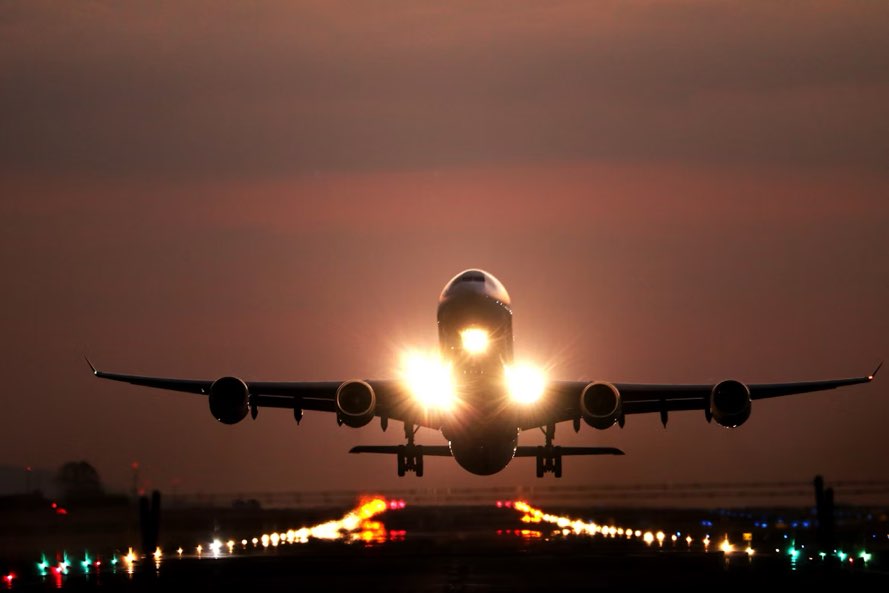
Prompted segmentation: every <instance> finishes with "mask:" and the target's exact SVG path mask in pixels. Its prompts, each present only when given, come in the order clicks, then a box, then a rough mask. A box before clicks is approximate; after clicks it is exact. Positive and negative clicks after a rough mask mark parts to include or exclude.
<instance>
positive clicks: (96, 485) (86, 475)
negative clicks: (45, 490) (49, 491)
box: [55, 461, 105, 500]
mask: <svg viewBox="0 0 889 593" xmlns="http://www.w3.org/2000/svg"><path fill="white" fill-rule="evenodd" d="M55 480H56V485H57V486H58V487H59V491H60V492H61V493H62V497H63V498H65V499H67V500H72V499H85V498H97V497H100V496H102V495H103V494H104V493H105V490H104V488H103V487H102V480H101V479H99V472H97V471H96V468H94V467H93V466H92V465H90V464H89V463H87V462H86V461H69V462H67V463H65V464H64V465H62V467H60V468H59V471H58V472H57V473H56V478H55Z"/></svg>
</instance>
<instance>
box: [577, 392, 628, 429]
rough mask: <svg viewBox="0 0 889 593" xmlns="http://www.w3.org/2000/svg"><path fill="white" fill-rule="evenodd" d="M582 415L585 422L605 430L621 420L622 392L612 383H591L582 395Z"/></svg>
mask: <svg viewBox="0 0 889 593" xmlns="http://www.w3.org/2000/svg"><path fill="white" fill-rule="evenodd" d="M580 413H581V415H582V416H583V419H584V422H586V423H587V424H589V425H590V426H592V427H593V428H598V429H599V430H605V429H606V428H608V427H610V426H611V425H613V424H614V423H615V422H617V421H619V420H620V419H621V416H623V409H622V406H621V400H620V392H619V391H618V390H617V387H615V386H614V385H612V384H611V383H600V382H598V381H597V382H595V383H590V384H589V385H587V386H586V387H584V388H583V391H582V392H581V393H580Z"/></svg>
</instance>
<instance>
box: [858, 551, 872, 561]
mask: <svg viewBox="0 0 889 593" xmlns="http://www.w3.org/2000/svg"><path fill="white" fill-rule="evenodd" d="M858 557H859V558H861V559H862V560H863V561H864V563H865V564H867V563H868V562H870V559H871V555H870V553H868V552H867V551H866V550H861V552H860V553H859V554H858Z"/></svg>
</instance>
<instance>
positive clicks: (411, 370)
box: [399, 351, 456, 410]
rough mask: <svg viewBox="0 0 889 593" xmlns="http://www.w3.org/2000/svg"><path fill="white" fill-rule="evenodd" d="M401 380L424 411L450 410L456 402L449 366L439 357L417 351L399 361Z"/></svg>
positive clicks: (408, 353) (407, 354)
mask: <svg viewBox="0 0 889 593" xmlns="http://www.w3.org/2000/svg"><path fill="white" fill-rule="evenodd" d="M399 374H400V376H401V380H402V381H403V382H404V384H405V385H406V386H407V388H408V390H409V391H410V392H411V394H412V395H413V396H414V397H415V398H416V399H417V400H418V401H419V402H420V403H421V404H422V405H423V407H424V408H426V409H436V410H450V409H452V408H453V406H454V403H455V400H456V391H455V388H454V379H453V374H452V372H451V365H450V364H449V363H447V362H446V361H444V360H442V359H441V357H440V356H434V355H429V354H424V353H422V352H418V351H410V352H407V353H406V354H405V355H404V356H403V357H402V359H401V368H400V369H399Z"/></svg>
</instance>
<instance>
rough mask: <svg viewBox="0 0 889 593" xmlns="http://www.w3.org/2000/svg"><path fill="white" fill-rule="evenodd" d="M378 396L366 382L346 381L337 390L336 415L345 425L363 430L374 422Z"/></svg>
mask: <svg viewBox="0 0 889 593" xmlns="http://www.w3.org/2000/svg"><path fill="white" fill-rule="evenodd" d="M376 407H377V396H376V394H375V393H374V390H373V387H371V386H370V385H369V384H368V383H366V382H365V381H346V382H345V383H343V384H342V385H340V386H339V387H338V388H337V390H336V415H337V418H339V419H340V421H342V423H343V424H345V425H346V426H349V427H352V428H361V427H362V426H364V425H366V424H367V423H368V422H370V421H371V420H373V417H374V410H376Z"/></svg>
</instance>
